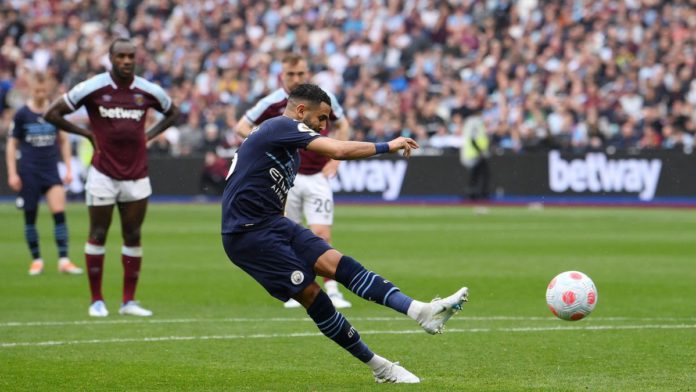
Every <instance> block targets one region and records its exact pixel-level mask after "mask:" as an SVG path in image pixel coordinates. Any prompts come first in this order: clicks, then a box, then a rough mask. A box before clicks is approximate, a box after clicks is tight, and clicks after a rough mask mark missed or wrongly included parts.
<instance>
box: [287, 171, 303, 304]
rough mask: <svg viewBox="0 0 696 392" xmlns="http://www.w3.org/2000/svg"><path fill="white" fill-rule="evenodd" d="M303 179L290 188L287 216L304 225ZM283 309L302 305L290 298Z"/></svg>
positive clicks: (300, 176) (297, 179) (298, 178)
mask: <svg viewBox="0 0 696 392" xmlns="http://www.w3.org/2000/svg"><path fill="white" fill-rule="evenodd" d="M302 178H303V177H302V175H298V176H297V177H296V178H295V185H294V186H293V187H292V188H290V191H289V192H288V198H287V200H286V202H285V216H286V217H287V218H288V219H291V220H292V221H293V222H297V223H298V224H302V189H303V186H304V182H303V181H302ZM283 307H284V308H285V309H296V308H301V307H302V305H300V303H299V302H297V301H295V300H294V299H292V298H290V299H289V300H287V301H285V302H284V303H283Z"/></svg>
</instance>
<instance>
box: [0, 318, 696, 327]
mask: <svg viewBox="0 0 696 392" xmlns="http://www.w3.org/2000/svg"><path fill="white" fill-rule="evenodd" d="M348 318H349V319H350V320H352V321H409V322H410V321H412V320H411V319H410V318H408V317H348ZM453 320H456V321H550V322H561V321H560V320H558V319H557V318H555V317H553V316H548V317H522V316H490V317H467V316H460V317H457V318H456V319H453ZM591 320H592V321H662V322H668V321H696V317H592V319H591ZM296 321H301V322H308V321H312V320H311V319H310V318H308V317H270V318H262V317H227V318H174V319H158V318H152V319H140V318H138V319H132V318H131V319H120V320H95V319H90V320H74V321H7V322H4V323H0V328H23V327H58V326H70V325H93V326H96V325H113V324H187V323H200V322H210V323H247V322H251V323H257V322H264V323H268V322H280V323H287V322H296Z"/></svg>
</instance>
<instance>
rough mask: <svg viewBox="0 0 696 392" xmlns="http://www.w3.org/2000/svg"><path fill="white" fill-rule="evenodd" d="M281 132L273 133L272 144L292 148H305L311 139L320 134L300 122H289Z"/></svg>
mask: <svg viewBox="0 0 696 392" xmlns="http://www.w3.org/2000/svg"><path fill="white" fill-rule="evenodd" d="M284 128H285V129H284V131H283V132H277V133H274V134H273V136H274V138H275V140H274V142H275V143H274V144H277V145H280V146H290V147H294V148H305V147H307V145H308V144H309V142H311V141H312V140H314V139H316V138H318V137H319V136H321V135H320V134H319V133H318V132H316V131H314V130H313V129H311V128H310V127H308V126H307V125H305V124H304V123H302V122H295V121H293V122H289V123H287V125H286V126H284Z"/></svg>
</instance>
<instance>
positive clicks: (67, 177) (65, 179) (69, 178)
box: [63, 170, 73, 185]
mask: <svg viewBox="0 0 696 392" xmlns="http://www.w3.org/2000/svg"><path fill="white" fill-rule="evenodd" d="M72 180H73V176H72V172H71V171H70V170H67V171H66V172H65V176H64V177H63V184H65V185H70V183H71V182H72Z"/></svg>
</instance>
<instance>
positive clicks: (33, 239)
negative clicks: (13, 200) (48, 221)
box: [24, 210, 41, 260]
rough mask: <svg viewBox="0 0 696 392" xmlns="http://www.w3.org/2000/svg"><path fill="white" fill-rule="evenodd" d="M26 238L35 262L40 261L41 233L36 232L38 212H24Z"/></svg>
mask: <svg viewBox="0 0 696 392" xmlns="http://www.w3.org/2000/svg"><path fill="white" fill-rule="evenodd" d="M24 238H25V239H26V240H27V244H28V245H29V251H30V252H31V256H32V257H33V258H34V260H36V259H40V258H41V252H40V251H39V232H37V231H36V210H30V211H27V210H25V211H24Z"/></svg>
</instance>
